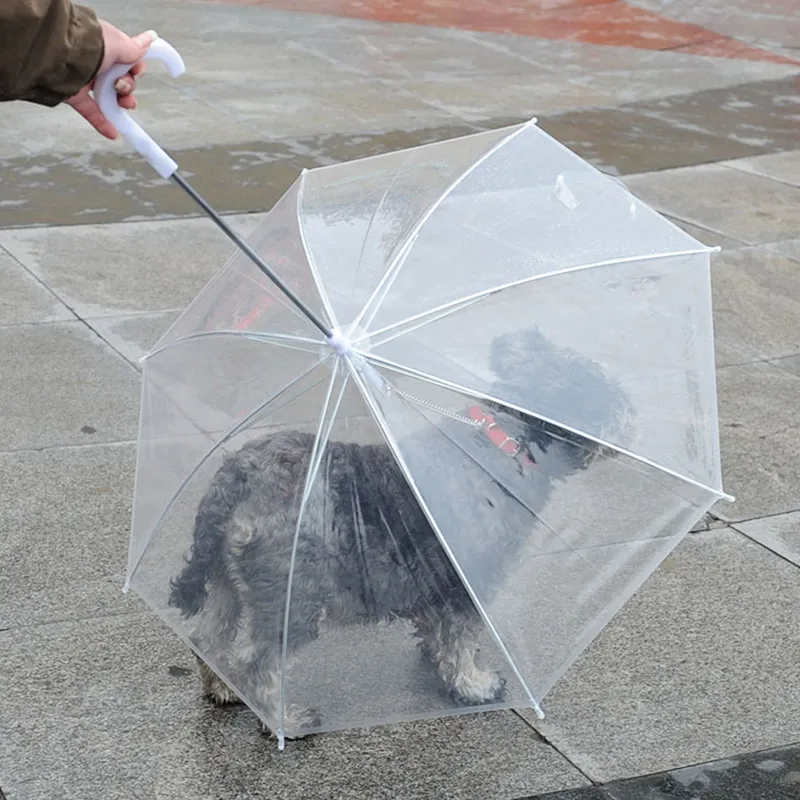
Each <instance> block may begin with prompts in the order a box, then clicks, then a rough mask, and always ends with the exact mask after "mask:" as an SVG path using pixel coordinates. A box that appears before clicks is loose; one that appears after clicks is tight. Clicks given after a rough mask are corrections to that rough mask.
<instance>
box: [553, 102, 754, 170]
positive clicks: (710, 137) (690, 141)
mask: <svg viewBox="0 0 800 800" xmlns="http://www.w3.org/2000/svg"><path fill="white" fill-rule="evenodd" d="M539 124H540V126H541V127H542V128H543V129H544V130H546V131H547V132H548V133H550V134H551V135H552V136H554V137H555V138H556V139H558V140H559V141H561V142H563V143H564V144H566V145H567V146H568V147H570V148H571V149H574V150H575V151H576V152H577V153H578V154H579V155H580V156H582V157H583V158H585V159H587V160H588V161H590V162H591V163H593V164H594V165H595V166H598V167H600V168H601V169H604V170H613V171H616V172H617V173H620V174H623V175H628V174H630V173H638V172H645V171H649V170H666V169H671V168H673V167H681V166H684V165H687V164H705V163H707V162H709V161H717V160H719V159H725V158H738V157H740V156H747V155H752V154H754V153H758V152H762V151H760V150H759V149H756V148H754V147H753V146H751V145H747V144H744V143H742V142H737V141H734V140H732V139H731V138H729V137H728V136H725V135H723V134H722V133H713V134H712V133H706V132H704V131H698V130H691V129H689V128H686V127H680V126H676V125H675V124H673V123H672V122H671V121H670V120H669V119H659V118H658V117H656V116H651V115H649V114H647V113H643V112H642V111H641V110H640V109H639V108H636V107H632V106H620V107H619V108H600V109H587V110H582V111H568V112H565V113H563V114H555V115H543V116H542V117H541V118H540V120H539Z"/></svg>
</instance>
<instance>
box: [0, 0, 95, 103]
mask: <svg viewBox="0 0 800 800" xmlns="http://www.w3.org/2000/svg"><path fill="white" fill-rule="evenodd" d="M102 58H103V36H102V32H101V30H100V24H99V22H98V21H97V17H96V16H95V14H94V12H93V11H92V10H91V9H89V8H85V7H83V6H74V5H72V3H71V2H70V0H0V101H2V100H28V101H30V102H32V103H39V104H41V105H45V106H55V105H58V103H60V102H61V101H62V100H65V99H66V98H68V97H72V95H74V94H75V93H76V92H78V90H79V89H81V88H82V87H83V86H85V85H86V84H87V83H89V81H91V80H92V78H93V77H94V76H95V73H96V72H97V70H98V68H99V66H100V62H101V61H102Z"/></svg>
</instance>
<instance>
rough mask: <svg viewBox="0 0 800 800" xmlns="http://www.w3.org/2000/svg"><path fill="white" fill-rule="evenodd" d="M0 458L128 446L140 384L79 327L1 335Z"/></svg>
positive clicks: (25, 328)
mask: <svg viewBox="0 0 800 800" xmlns="http://www.w3.org/2000/svg"><path fill="white" fill-rule="evenodd" d="M0 375H2V376H3V391H2V392H0V452H2V451H7V450H19V449H32V448H33V449H36V448H41V447H52V446H54V445H69V444H89V443H98V442H113V441H130V440H132V439H133V438H134V437H135V436H136V430H137V414H138V406H139V376H138V375H137V373H136V372H135V371H134V370H133V369H131V367H130V365H129V364H127V363H125V361H123V360H122V359H121V358H120V357H119V356H118V355H117V354H116V353H115V352H114V351H113V350H112V349H111V348H109V347H108V346H107V345H106V344H105V343H104V342H102V341H101V340H100V339H99V338H98V337H97V335H96V334H94V333H93V332H92V331H90V330H89V329H88V328H86V326H85V325H83V324H82V323H80V322H59V323H53V324H49V323H46V324H44V323H43V324H39V325H15V326H11V327H8V328H0Z"/></svg>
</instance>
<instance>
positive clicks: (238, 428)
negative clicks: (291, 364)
mask: <svg viewBox="0 0 800 800" xmlns="http://www.w3.org/2000/svg"><path fill="white" fill-rule="evenodd" d="M330 357H331V356H330V355H327V356H325V357H324V358H321V359H320V360H319V361H317V363H316V364H313V365H312V366H310V367H308V368H307V369H305V370H304V371H303V372H302V373H300V375H298V376H297V377H296V378H294V379H293V380H292V381H290V382H289V383H287V384H286V386H284V387H283V388H281V389H280V390H279V391H277V392H275V393H274V394H272V395H270V396H269V397H268V398H267V399H266V400H265V401H264V402H263V403H260V404H259V405H258V406H257V407H256V408H255V409H253V411H251V412H250V413H249V414H248V415H247V416H246V417H245V418H244V419H243V420H242V421H241V422H237V423H236V425H234V426H233V427H231V428H230V429H229V430H228V431H227V432H226V433H225V434H224V435H223V436H222V438H221V439H220V440H219V441H218V442H217V443H216V444H215V445H214V446H213V447H212V448H211V449H210V450H209V451H208V452H207V453H206V454H205V455H204V456H203V457H202V458H201V459H200V461H198V462H197V464H195V466H194V467H192V469H191V471H190V472H189V474H188V475H187V476H186V477H185V478H184V479H183V480H182V481H181V484H180V486H179V487H178V488H177V489H176V490H175V492H174V494H173V495H172V497H171V498H170V500H169V502H168V503H167V505H166V506H165V507H164V510H163V511H162V512H161V513H160V514H159V515H158V518H157V519H156V521H155V522H154V523H153V524H152V525H151V526H150V530H149V531H148V532H147V533H148V536H149V537H150V538H149V540H148V542H147V545H146V546H145V548H144V549H143V550H142V552H141V555H140V556H139V558H138V559H137V560H136V563H135V564H132V565H130V567H129V574H128V580H127V581H126V585H127V584H129V583H130V579H131V578H132V577H133V573H134V572H136V570H137V569H138V568H139V564H141V562H142V559H143V558H144V557H145V555H146V554H147V551H148V550H149V549H150V545H151V544H152V542H153V535H152V534H153V531H155V530H156V529H157V528H158V526H159V525H160V524H161V523H162V522H163V521H164V518H165V517H166V516H167V514H169V512H170V511H171V510H172V507H173V506H174V505H175V501H176V500H177V499H178V497H180V495H181V494H182V493H183V490H184V489H185V488H186V487H187V486H188V484H189V481H191V480H192V478H194V476H195V475H196V474H197V473H198V472H199V470H200V468H201V467H202V466H203V465H204V464H205V463H206V462H207V461H208V460H209V459H210V458H211V456H213V455H214V453H216V452H217V450H219V449H220V448H221V447H222V446H223V445H224V444H226V443H227V442H229V441H230V440H231V439H232V438H233V437H234V436H236V434H238V433H241V431H243V430H245V429H246V428H247V427H248V426H249V425H250V423H251V422H252V421H253V420H254V419H257V418H258V416H259V414H261V412H262V411H263V410H264V409H265V408H266V407H267V406H268V405H269V404H270V403H271V402H272V401H273V400H277V399H278V398H279V397H280V396H281V395H282V394H284V393H285V392H287V391H289V389H291V388H292V387H293V386H296V385H297V384H298V383H299V382H300V381H301V380H303V379H304V378H306V377H308V376H309V375H310V374H311V373H312V372H313V371H314V370H315V369H317V368H318V367H320V366H321V365H322V364H324V363H325V362H326V361H327V360H328V359H329V358H330ZM306 391H308V389H307V390H306ZM301 394H305V392H301Z"/></svg>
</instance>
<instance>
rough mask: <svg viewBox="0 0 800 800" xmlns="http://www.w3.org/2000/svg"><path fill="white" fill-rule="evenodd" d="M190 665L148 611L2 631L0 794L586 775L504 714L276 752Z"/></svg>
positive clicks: (469, 790)
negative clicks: (217, 703) (208, 694)
mask: <svg viewBox="0 0 800 800" xmlns="http://www.w3.org/2000/svg"><path fill="white" fill-rule="evenodd" d="M192 661H193V659H191V657H190V656H189V653H188V651H187V650H186V649H185V648H184V647H183V645H182V644H181V643H180V642H179V641H178V640H177V638H176V637H174V636H173V635H172V634H171V633H170V632H169V631H167V630H166V629H164V628H163V627H162V626H161V625H160V624H159V623H158V622H156V621H155V620H153V619H152V618H151V617H150V616H149V615H139V614H136V615H131V616H125V617H116V618H105V619H101V620H92V621H83V622H81V623H61V624H53V625H40V626H37V627H33V628H23V629H17V630H14V631H7V632H4V633H0V669H2V673H3V674H4V675H6V676H8V675H10V676H11V679H12V681H13V683H14V686H15V692H13V693H8V692H7V693H4V694H3V696H2V697H0V719H2V720H4V732H5V733H4V736H3V737H2V740H0V785H2V786H3V787H4V789H5V791H6V792H8V794H9V798H13V800H17V798H20V799H21V800H50V798H52V796H53V794H52V793H53V786H58V787H59V791H60V792H61V794H62V795H63V796H65V797H69V796H80V797H81V798H85V800H122V799H123V798H124V799H125V800H129V798H131V797H156V796H157V797H159V798H160V799H161V800H184V799H185V798H187V797H196V798H211V797H260V796H270V797H281V798H285V800H293V799H294V798H298V800H299V799H300V798H303V799H304V800H315V799H316V798H319V800H322V798H325V799H326V800H327V798H330V797H337V798H338V797H341V798H352V800H357V799H360V798H364V800H367V798H369V800H374V799H375V798H386V799H387V800H388V799H389V798H395V797H403V798H408V799H409V800H423V799H424V800H427V798H430V797H448V798H458V799H459V800H472V799H473V798H474V799H475V800H478V798H484V797H486V796H487V793H488V794H490V795H491V797H493V798H500V799H501V800H512V798H517V797H520V796H524V795H526V794H531V793H538V792H541V791H550V790H554V789H559V788H564V787H566V786H578V785H580V784H581V783H585V780H584V779H583V778H582V776H581V775H580V773H579V772H578V771H577V770H575V769H574V768H573V767H571V766H570V765H569V763H568V762H567V761H566V760H565V759H564V758H563V757H562V756H560V755H559V754H558V753H556V752H555V751H554V750H552V749H551V748H549V747H548V746H547V745H546V744H545V743H543V742H542V741H541V740H540V739H539V738H538V736H537V735H536V734H535V732H534V731H532V730H531V729H530V727H529V726H528V725H527V724H526V723H525V722H524V721H523V720H522V719H520V718H519V717H518V716H516V715H515V714H513V713H511V712H504V713H494V714H479V715H476V716H471V717H469V718H465V717H460V718H451V719H449V720H440V721H432V722H421V723H414V724H406V725H395V726H387V727H385V728H377V729H372V730H370V731H353V732H348V733H346V734H340V735H337V734H326V735H322V736H317V737H312V738H310V739H308V740H305V741H302V742H296V743H289V744H288V746H287V749H286V750H285V751H284V752H283V753H280V752H278V750H277V747H276V744H275V742H274V741H271V740H269V739H267V738H266V737H264V736H263V735H262V734H260V733H259V731H258V726H257V723H256V718H255V717H254V715H253V714H252V713H251V712H249V711H248V710H246V709H244V708H242V707H238V708H234V709H214V708H212V707H210V705H209V704H208V703H207V702H206V701H205V700H204V699H203V698H202V697H201V692H200V690H199V685H198V683H197V680H196V678H195V676H194V674H193V671H192ZM21 697H24V698H25V705H26V708H25V713H24V714H20V713H19V702H20V701H19V699H18V698H21ZM523 753H524V757H522V756H521V754H523ZM475 754H480V756H479V757H475ZM43 776H47V777H46V778H45V777H43Z"/></svg>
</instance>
